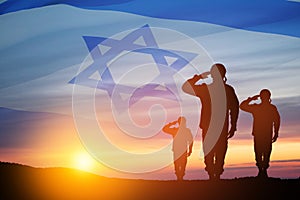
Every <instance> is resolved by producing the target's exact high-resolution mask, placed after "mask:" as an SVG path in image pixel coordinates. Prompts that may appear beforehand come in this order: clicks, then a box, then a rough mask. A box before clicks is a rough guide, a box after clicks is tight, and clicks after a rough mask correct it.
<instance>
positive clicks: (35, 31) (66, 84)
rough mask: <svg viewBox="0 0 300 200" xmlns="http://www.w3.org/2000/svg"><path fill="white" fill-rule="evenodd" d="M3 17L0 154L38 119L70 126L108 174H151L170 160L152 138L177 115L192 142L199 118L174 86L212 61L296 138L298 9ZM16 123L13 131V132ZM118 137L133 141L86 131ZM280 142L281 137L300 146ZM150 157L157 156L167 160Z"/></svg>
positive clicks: (102, 6)
mask: <svg viewBox="0 0 300 200" xmlns="http://www.w3.org/2000/svg"><path fill="white" fill-rule="evenodd" d="M0 14H1V15H0V27H1V31H0V38H1V39H0V40H1V42H0V69H1V73H0V77H1V78H0V97H1V98H0V116H1V117H0V118H1V121H0V152H1V151H3V152H7V151H8V149H18V148H21V147H22V148H23V147H24V146H23V145H24V144H23V143H21V142H20V141H21V140H22V139H24V138H31V137H32V138H33V137H35V138H36V137H37V135H36V132H39V130H35V131H32V126H31V125H30V124H31V123H34V122H35V121H37V122H41V121H43V118H42V117H41V116H44V115H47V116H50V115H51V116H52V117H53V118H56V117H57V118H59V117H61V116H67V117H70V118H72V119H73V118H75V124H76V128H77V131H78V132H79V134H80V138H81V139H82V140H83V144H84V145H85V146H86V148H87V149H88V150H89V151H91V152H92V153H93V154H94V155H95V157H97V158H101V160H104V163H105V164H107V165H109V166H111V167H113V168H116V169H120V168H122V169H124V171H130V172H132V171H139V169H141V166H140V165H139V164H137V163H135V167H133V166H131V165H130V164H128V163H126V159H128V158H129V157H128V156H129V155H128V152H130V154H131V155H132V154H133V152H137V154H147V155H148V154H150V153H151V156H150V155H149V157H147V158H145V157H141V158H140V160H139V163H143V162H144V161H145V160H146V159H147V160H153V163H152V162H150V163H151V165H150V166H147V167H145V168H143V170H144V171H147V172H149V171H151V170H153V169H158V168H160V167H162V166H165V165H166V164H167V163H168V162H171V159H170V158H169V157H168V153H165V152H164V151H163V152H160V150H161V149H164V148H166V149H169V147H170V145H169V144H167V143H164V142H162V143H161V144H156V146H155V145H154V146H153V144H154V143H155V142H154V140H155V141H159V139H161V138H165V136H161V135H160V133H159V132H160V129H161V127H162V126H163V124H164V123H166V122H168V120H172V119H174V117H175V116H178V115H180V114H184V115H187V116H188V118H190V119H197V120H194V121H193V120H190V121H189V122H188V123H189V126H190V127H191V129H193V134H194V136H195V134H196V132H197V127H198V119H199V113H194V112H192V111H194V110H197V111H198V110H199V107H200V106H201V105H199V102H198V101H197V99H194V98H193V97H190V96H187V95H185V94H183V93H182V91H181V90H180V88H181V85H182V83H183V82H184V81H185V80H186V79H188V78H191V77H192V76H193V75H194V74H199V73H202V72H204V71H207V70H209V68H210V66H211V64H212V63H214V62H221V63H224V64H225V66H226V68H227V70H228V72H227V73H228V74H227V76H228V83H230V84H232V85H233V86H234V87H235V89H236V92H237V94H238V97H239V99H240V100H242V99H245V98H247V97H248V96H251V95H254V94H257V93H258V92H259V91H260V89H262V88H269V89H270V90H271V91H272V98H273V100H274V102H276V103H277V105H278V107H279V110H280V112H281V113H282V117H283V128H284V127H289V128H286V130H292V129H294V130H299V128H300V127H299V124H300V118H299V114H297V113H299V111H300V105H299V100H300V93H299V91H300V85H299V79H300V67H299V66H300V57H299V55H300V1H298V0H289V1H288V0H260V1H254V0H252V1H244V2H241V1H237V0H225V1H224V0H217V1H211V0H202V1H198V0H185V1H180V0H164V1H162V0H151V1H147V0H138V1H137V0H102V1H96V0H85V1H77V0H73V1H71V0H57V1H51V0H39V1H27V0H2V1H0ZM157 99H160V100H159V104H160V105H158V107H157V106H155V105H156V104H157ZM141 101H143V104H139V102H141ZM162 107H164V109H162ZM143 109H145V110H144V111H143ZM166 112H167V113H166ZM103 113H105V114H103ZM101 114H102V115H101ZM242 119H243V118H242ZM27 120H29V121H27ZM27 122H28V123H27ZM129 122H130V123H129ZM18 123H19V124H20V123H21V124H22V126H20V128H17V127H14V126H13V124H18ZM45 123H46V122H45ZM49 123H52V122H50V121H49ZM132 124H134V127H132ZM245 124H246V123H243V121H241V124H240V126H241V128H240V130H243V127H242V126H244V125H245ZM52 125H53V127H55V126H58V124H57V121H56V122H55V123H54V122H53V124H52ZM49 126H51V125H49ZM245 126H246V125H245ZM249 126H250V124H249ZM99 127H100V128H99ZM112 127H113V128H112ZM117 127H119V128H120V127H121V128H120V129H121V130H122V131H124V132H126V133H127V134H129V136H130V137H132V138H134V139H133V140H134V141H129V139H128V138H127V139H126V138H123V136H118V134H116V135H114V134H112V135H110V136H107V135H105V136H101V137H100V136H99V134H98V132H93V131H90V130H91V129H97V130H99V129H101V131H102V132H105V133H106V134H107V133H108V132H109V130H111V131H112V132H114V131H115V132H118V128H117ZM35 128H37V127H35ZM20 129H22V130H20ZM37 129H38V128H37ZM87 130H89V131H87ZM20 131H22V132H23V133H22V134H20ZM143 131H145V132H144V133H143V134H141V132H143ZM8 132H9V134H8ZM42 132H43V131H42V130H40V134H42ZM83 132H84V133H83ZM286 132H287V134H286V135H284V136H282V137H287V138H297V137H299V136H298V135H297V133H296V132H295V131H286ZM52 134H53V135H59V134H60V133H52ZM139 134H141V135H139ZM108 135H109V134H108ZM39 137H40V136H39ZM57 137H58V136H57ZM98 137H99V138H98ZM236 137H237V138H240V139H243V138H249V136H248V135H246V134H239V135H238V136H236ZM89 138H93V139H89ZM95 138H97V140H98V141H99V140H108V141H110V142H112V143H114V142H115V143H117V144H118V146H119V147H118V149H120V148H121V149H122V148H125V149H126V150H125V151H126V152H127V153H124V154H121V155H122V156H120V157H123V160H122V159H120V157H117V158H118V161H119V162H120V163H121V164H120V165H118V164H115V163H116V160H109V159H106V157H107V156H108V155H106V154H102V153H98V152H103V151H101V148H102V147H103V146H104V147H105V148H106V149H108V151H110V152H113V151H114V148H113V147H112V146H111V145H110V144H108V142H107V143H101V145H102V147H101V148H100V147H99V144H98V143H97V142H95ZM64 139H66V138H64ZM147 139H148V141H149V142H146V144H145V143H143V145H140V142H138V141H141V140H147ZM165 139H166V138H165ZM298 139H299V138H298ZM41 140H42V139H41ZM121 140H123V142H122V141H121ZM127 140H128V141H127ZM23 141H25V140H23ZM30 141H31V140H30ZM25 143H26V142H25ZM128 144H135V145H128ZM151 145H152V146H151ZM29 146H30V145H29ZM113 146H114V145H113ZM158 146H159V147H158ZM27 147H28V146H27ZM140 147H141V148H146V149H148V150H145V149H143V150H142V152H139V148H140ZM99 148H100V149H99ZM153 149H154V150H153ZM157 149H158V150H159V151H158V150H157ZM145 152H146V153H145ZM149 152H150V153H149ZM153 152H155V153H156V152H159V153H160V155H162V156H163V155H166V157H163V160H164V161H162V162H157V160H156V158H157V154H155V153H153ZM112 154H113V153H112ZM137 157H138V156H137ZM137 159H139V158H137ZM122 161H124V162H123V163H122ZM124 163H126V164H124ZM157 163H158V164H157ZM122 169H121V170H122Z"/></svg>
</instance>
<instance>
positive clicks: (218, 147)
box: [182, 63, 239, 179]
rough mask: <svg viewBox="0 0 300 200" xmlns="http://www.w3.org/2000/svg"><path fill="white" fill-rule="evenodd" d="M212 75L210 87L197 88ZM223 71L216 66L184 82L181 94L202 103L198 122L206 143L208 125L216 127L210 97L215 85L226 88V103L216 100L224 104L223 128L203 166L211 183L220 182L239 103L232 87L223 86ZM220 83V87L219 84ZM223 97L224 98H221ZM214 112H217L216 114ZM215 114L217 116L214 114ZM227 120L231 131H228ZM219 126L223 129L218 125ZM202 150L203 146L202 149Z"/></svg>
mask: <svg viewBox="0 0 300 200" xmlns="http://www.w3.org/2000/svg"><path fill="white" fill-rule="evenodd" d="M209 74H211V76H212V79H213V82H212V83H211V84H205V83H203V84H199V85H197V84H196V83H197V82H198V81H199V80H200V79H205V78H207V76H208V75H209ZM225 74H226V68H225V67H224V65H223V64H220V63H217V64H214V65H212V67H211V70H210V72H205V73H203V74H201V75H195V76H194V77H193V78H191V79H189V80H187V81H186V82H185V83H184V84H183V86H182V89H183V91H184V92H186V93H188V94H191V95H194V96H196V97H198V98H199V99H200V101H201V105H202V108H201V118H200V125H199V126H200V128H201V129H202V139H203V141H204V142H205V137H206V136H207V133H208V128H209V126H210V124H211V123H212V124H214V123H218V122H214V121H211V116H212V101H211V96H210V93H211V92H213V91H214V90H215V89H214V88H215V85H217V84H221V85H222V87H224V88H225V94H226V97H225V98H226V99H219V100H218V101H222V102H226V104H227V105H226V106H227V108H226V113H225V116H224V118H225V119H224V125H223V129H222V130H221V133H220V134H219V133H218V134H217V135H218V136H219V138H218V139H217V142H216V144H214V146H213V148H212V149H210V150H206V149H205V148H203V150H204V155H205V156H204V163H205V165H206V167H205V170H206V171H207V173H208V175H209V178H210V179H219V178H220V175H221V174H222V173H223V171H224V159H225V155H226V151H227V144H228V141H227V140H228V138H230V137H232V136H233V135H234V132H235V131H236V124H237V119H238V115H239V101H238V98H237V96H236V93H235V90H234V88H233V87H232V86H230V85H228V84H226V81H227V79H226V76H225ZM218 82H219V83H218ZM223 97H224V96H223ZM216 112H217V111H216ZM217 114H218V113H217ZM229 117H230V124H231V128H230V130H229V131H228V129H229ZM221 126H222V125H221ZM203 146H204V145H203Z"/></svg>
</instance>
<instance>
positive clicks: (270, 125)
mask: <svg viewBox="0 0 300 200" xmlns="http://www.w3.org/2000/svg"><path fill="white" fill-rule="evenodd" d="M258 98H260V99H261V103H260V104H250V103H251V101H253V100H257V99H258ZM240 108H241V110H243V111H246V112H249V113H251V114H252V116H253V127H252V135H253V136H254V152H255V160H256V166H257V167H258V170H259V172H258V175H257V176H258V177H268V173H267V169H268V168H269V162H270V156H271V151H272V142H275V141H276V140H277V138H278V133H279V127H280V115H279V112H278V110H277V108H276V106H275V105H273V104H271V92H270V91H269V90H268V89H263V90H261V91H260V94H259V95H255V96H253V97H249V98H248V99H247V100H244V101H243V102H242V103H241V105H240ZM273 130H274V135H273Z"/></svg>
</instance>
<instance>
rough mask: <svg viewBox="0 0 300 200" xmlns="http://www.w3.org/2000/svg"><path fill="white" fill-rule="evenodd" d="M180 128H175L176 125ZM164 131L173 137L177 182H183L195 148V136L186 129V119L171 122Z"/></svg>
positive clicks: (181, 118) (180, 118)
mask: <svg viewBox="0 0 300 200" xmlns="http://www.w3.org/2000/svg"><path fill="white" fill-rule="evenodd" d="M176 124H178V126H176V127H175V125H176ZM163 131H164V132H165V133H167V134H170V135H172V136H173V147H172V151H173V159H174V167H175V174H176V176H177V180H183V177H184V175H185V168H186V164H187V157H188V156H190V155H191V153H192V148H193V136H192V134H191V130H190V129H189V128H187V127H186V118H185V117H179V118H178V120H176V121H174V122H170V123H168V124H167V125H165V126H164V127H163Z"/></svg>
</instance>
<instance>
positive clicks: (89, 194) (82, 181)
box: [0, 162, 300, 200]
mask: <svg viewBox="0 0 300 200" xmlns="http://www.w3.org/2000/svg"><path fill="white" fill-rule="evenodd" d="M0 183H1V184H0V187H1V189H0V199H3V200H4V199H5V200H6V199H7V200H9V199H13V200H15V199H16V200H17V199H22V200H26V199H34V200H48V199H49V200H50V199H51V200H57V199H58V200H60V199H61V200H67V199H72V200H76V199H85V200H91V199H103V200H109V199H124V200H125V199H129V200H134V199H145V200H152V199H153V200H154V199H164V200H168V199H173V200H175V199H176V200H179V199H186V200H188V199H253V200H259V199H266V200H267V199H270V200H274V199H299V197H300V179H299V178H298V179H279V178H268V179H265V180H261V179H258V178H255V177H243V178H238V179H222V180H219V181H209V180H191V181H188V180H187V181H182V182H177V181H173V180H170V181H159V180H129V179H115V178H106V177H101V176H97V175H94V174H90V173H86V172H82V171H78V170H74V169H66V168H33V167H29V166H24V165H19V164H13V163H4V162H0Z"/></svg>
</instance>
